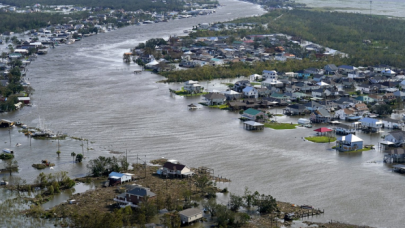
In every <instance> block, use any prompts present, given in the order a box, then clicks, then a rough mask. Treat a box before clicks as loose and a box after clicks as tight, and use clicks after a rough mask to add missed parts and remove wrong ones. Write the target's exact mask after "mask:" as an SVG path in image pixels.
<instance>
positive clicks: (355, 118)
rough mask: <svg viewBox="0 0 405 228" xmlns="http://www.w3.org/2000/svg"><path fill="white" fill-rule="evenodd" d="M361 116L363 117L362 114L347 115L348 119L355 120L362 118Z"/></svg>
mask: <svg viewBox="0 0 405 228" xmlns="http://www.w3.org/2000/svg"><path fill="white" fill-rule="evenodd" d="M361 118H362V117H361V116H347V117H346V120H348V121H355V120H360V119H361Z"/></svg>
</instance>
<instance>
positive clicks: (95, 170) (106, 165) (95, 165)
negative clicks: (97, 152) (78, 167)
mask: <svg viewBox="0 0 405 228" xmlns="http://www.w3.org/2000/svg"><path fill="white" fill-rule="evenodd" d="M128 166H129V164H128V162H127V160H126V158H125V157H120V158H116V157H114V156H113V157H103V156H100V157H98V158H96V159H93V160H90V161H89V163H88V164H87V168H88V169H89V170H90V174H91V175H92V176H94V177H99V176H106V175H108V174H109V173H110V172H121V171H125V170H128Z"/></svg>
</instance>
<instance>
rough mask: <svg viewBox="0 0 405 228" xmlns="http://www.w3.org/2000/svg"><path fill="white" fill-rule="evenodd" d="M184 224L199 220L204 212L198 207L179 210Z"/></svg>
mask: <svg viewBox="0 0 405 228" xmlns="http://www.w3.org/2000/svg"><path fill="white" fill-rule="evenodd" d="M179 215H180V219H181V223H182V224H188V223H190V222H194V221H198V220H200V219H202V218H203V212H202V210H201V209H198V208H189V209H186V210H183V211H179Z"/></svg>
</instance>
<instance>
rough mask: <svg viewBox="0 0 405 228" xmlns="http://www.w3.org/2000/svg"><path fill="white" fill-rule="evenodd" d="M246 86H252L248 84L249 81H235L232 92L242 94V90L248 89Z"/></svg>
mask: <svg viewBox="0 0 405 228" xmlns="http://www.w3.org/2000/svg"><path fill="white" fill-rule="evenodd" d="M248 86H252V85H251V84H250V81H249V80H241V81H237V82H235V85H234V90H235V91H236V92H242V90H243V89H244V88H246V87H248Z"/></svg>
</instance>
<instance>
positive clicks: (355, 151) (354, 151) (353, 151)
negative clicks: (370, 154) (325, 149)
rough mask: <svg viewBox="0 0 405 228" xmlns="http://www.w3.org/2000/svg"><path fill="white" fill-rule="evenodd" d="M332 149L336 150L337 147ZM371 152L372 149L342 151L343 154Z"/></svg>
mask: <svg viewBox="0 0 405 228" xmlns="http://www.w3.org/2000/svg"><path fill="white" fill-rule="evenodd" d="M332 149H336V146H334V147H332ZM369 150H371V147H365V148H363V149H360V150H352V151H342V153H357V152H363V151H369Z"/></svg>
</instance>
